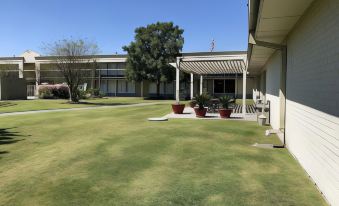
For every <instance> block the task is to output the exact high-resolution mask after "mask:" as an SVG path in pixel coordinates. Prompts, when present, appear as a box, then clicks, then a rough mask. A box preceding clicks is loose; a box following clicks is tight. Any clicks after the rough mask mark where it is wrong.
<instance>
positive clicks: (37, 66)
mask: <svg viewBox="0 0 339 206" xmlns="http://www.w3.org/2000/svg"><path fill="white" fill-rule="evenodd" d="M39 84H40V63H38V62H36V63H35V94H34V95H35V96H36V97H38V96H39Z"/></svg>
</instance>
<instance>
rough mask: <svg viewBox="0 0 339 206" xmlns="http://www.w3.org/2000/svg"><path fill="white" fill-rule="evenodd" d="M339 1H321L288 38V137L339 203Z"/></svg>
mask: <svg viewBox="0 0 339 206" xmlns="http://www.w3.org/2000/svg"><path fill="white" fill-rule="evenodd" d="M338 37H339V1H338V0H316V1H315V2H314V3H313V4H312V6H311V7H310V8H309V9H308V11H307V12H306V14H305V15H304V16H303V17H302V19H301V20H300V22H299V23H298V24H297V25H296V27H295V29H294V31H293V32H292V33H291V34H290V35H289V37H288V39H287V46H288V69H287V104H286V141H287V146H288V148H289V150H290V151H291V153H292V154H293V155H294V156H295V157H296V158H297V159H298V161H299V162H300V164H301V165H302V166H303V167H304V168H305V170H306V171H307V172H308V174H309V175H310V176H311V177H312V179H313V180H314V181H315V182H316V184H317V185H318V187H319V189H320V190H321V191H322V192H323V194H324V195H325V197H326V198H327V200H328V201H329V202H330V204H332V205H336V206H338V205H339V38H338Z"/></svg>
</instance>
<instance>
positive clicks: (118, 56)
mask: <svg viewBox="0 0 339 206" xmlns="http://www.w3.org/2000/svg"><path fill="white" fill-rule="evenodd" d="M126 57H127V54H114V55H104V54H101V55H92V56H84V58H100V59H101V58H103V59H104V58H126ZM56 58H57V56H39V57H36V58H35V59H36V60H53V59H56Z"/></svg>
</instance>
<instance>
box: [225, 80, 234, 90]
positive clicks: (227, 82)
mask: <svg viewBox="0 0 339 206" xmlns="http://www.w3.org/2000/svg"><path fill="white" fill-rule="evenodd" d="M225 93H235V80H234V79H226V80H225Z"/></svg>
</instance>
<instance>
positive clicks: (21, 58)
mask: <svg viewBox="0 0 339 206" xmlns="http://www.w3.org/2000/svg"><path fill="white" fill-rule="evenodd" d="M0 60H24V58H23V57H0Z"/></svg>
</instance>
